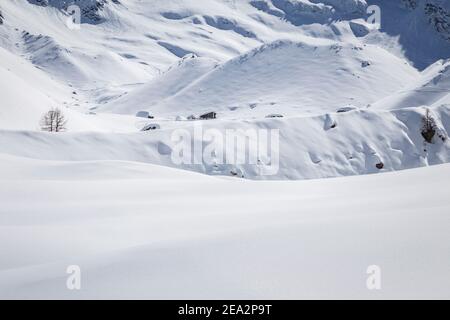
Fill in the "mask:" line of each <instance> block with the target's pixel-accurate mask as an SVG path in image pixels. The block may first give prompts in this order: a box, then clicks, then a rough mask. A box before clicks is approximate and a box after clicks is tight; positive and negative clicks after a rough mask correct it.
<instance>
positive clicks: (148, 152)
mask: <svg viewBox="0 0 450 320" xmlns="http://www.w3.org/2000/svg"><path fill="white" fill-rule="evenodd" d="M36 3H37V2H36V1H35V0H8V1H2V3H1V4H0V11H1V17H2V18H1V21H0V204H1V206H0V256H1V257H2V258H1V259H0V298H178V299H182V298H191V299H193V298H207V299H211V298H233V299H236V298H249V299H252V298H255V299H258V298H266V299H269V298H276V299H280V298H364V299H365V298H369V299H370V298H374V299H378V298H448V297H449V296H450V289H449V288H450V283H449V279H450V276H449V270H450V259H449V258H450V256H449V252H450V250H449V249H450V248H449V244H450V241H449V240H450V238H449V234H450V233H449V227H450V218H449V215H448V214H449V212H450V210H449V209H450V203H449V200H448V196H447V194H448V189H449V180H448V173H449V172H448V171H449V170H450V167H449V165H448V163H449V162H450V139H449V133H450V45H449V44H450V4H449V2H448V1H441V0H426V1H425V0H417V1H413V2H411V1H390V0H371V1H368V0H367V1H366V0H256V1H255V0H120V1H119V2H118V3H117V2H113V1H102V4H103V6H100V7H98V8H97V7H95V6H94V5H95V3H96V1H95V0H83V1H78V2H77V3H78V4H80V5H81V6H82V7H83V9H85V10H84V11H83V16H82V17H81V21H82V24H81V25H80V28H79V29H75V30H74V29H71V28H68V26H67V21H68V19H70V17H69V15H68V13H67V12H66V9H67V3H66V2H62V1H58V0H51V1H46V3H45V4H46V5H37V4H36ZM47 4H48V5H47ZM373 4H375V5H378V6H379V7H380V8H381V18H382V20H381V25H380V28H378V26H377V25H374V24H371V23H369V22H368V20H367V18H368V14H367V12H366V10H367V8H368V6H369V5H373ZM52 108H59V109H61V110H62V112H63V114H64V115H65V117H66V118H67V120H68V123H67V130H66V132H63V133H58V134H55V133H47V132H41V128H40V124H39V122H40V119H41V117H42V115H43V114H44V113H45V112H47V111H48V110H50V109H52ZM207 112H215V113H216V114H217V119H214V120H208V121H201V120H198V119H199V116H201V115H202V114H205V113H207ZM427 112H428V113H429V114H430V115H431V116H432V118H433V120H434V122H435V125H436V126H435V128H434V129H435V130H436V135H435V136H434V138H433V141H432V143H426V142H425V139H424V137H423V136H422V134H421V133H422V132H421V131H422V126H423V118H424V115H425V114H426V113H427ZM143 115H145V117H143ZM149 116H151V119H150V118H149ZM149 127H151V128H155V129H156V130H150V131H145V132H143V131H142V129H145V128H149ZM179 129H181V130H185V131H184V132H187V133H188V134H191V135H194V133H197V132H198V130H203V133H205V132H207V131H208V130H214V132H215V133H219V134H222V135H224V136H225V135H226V133H227V132H228V131H229V130H234V132H236V133H237V134H238V136H239V137H244V136H245V135H247V133H248V132H259V131H264V130H265V132H268V130H274V131H277V133H278V134H279V138H280V139H279V152H278V153H276V154H275V155H274V154H271V155H264V154H263V155H261V154H259V155H258V159H257V160H258V161H257V163H254V164H252V163H248V164H236V163H225V164H221V163H220V161H217V160H218V159H217V158H218V157H219V156H218V155H217V152H214V157H215V159H214V160H215V162H214V163H210V162H208V161H206V160H205V159H200V158H201V156H202V155H201V151H203V150H200V156H199V154H196V153H195V154H193V157H194V159H195V160H200V161H199V162H198V163H197V164H186V163H183V164H179V163H177V162H176V161H174V160H173V158H172V155H173V152H174V150H176V148H177V144H176V142H175V141H174V140H173V139H172V138H173V134H174V133H176V132H179V131H177V130H179ZM255 139H256V138H254V137H252V136H250V137H249V141H248V142H249V143H248V144H245V143H244V144H238V145H237V151H238V152H241V154H242V153H243V154H248V152H249V151H250V143H251V142H255V141H254V140H255ZM206 140H208V139H207V138H206V137H202V136H195V137H194V138H193V141H192V145H193V146H200V147H201V148H203V149H205V147H206V148H207V147H208V145H207V141H206ZM223 149H224V150H222V151H223V152H224V153H225V154H228V153H231V151H232V150H234V148H233V146H231V147H230V146H228V145H226V146H225V147H224V148H223ZM210 155H211V154H210ZM219 155H220V152H219ZM199 157H200V158H199ZM275 158H277V159H275ZM219 160H220V159H219ZM277 160H278V161H277ZM268 163H271V164H274V163H276V164H279V168H276V169H277V170H275V171H274V172H272V174H271V175H266V174H263V173H267V171H266V170H265V166H267V164H268ZM406 169H408V170H406ZM401 170H402V171H401ZM446 172H447V173H446ZM200 173H201V174H200ZM369 174H370V175H369ZM242 178H244V179H242ZM325 178H336V179H325ZM310 179H315V180H311V181H299V180H310ZM253 180H275V181H253ZM68 265H80V266H81V267H82V272H83V280H82V281H83V282H82V283H83V284H82V287H83V289H82V290H81V291H79V292H77V291H69V290H67V289H66V288H65V281H66V278H67V274H66V273H65V271H66V268H67V266H68ZM370 265H379V266H380V267H381V268H382V274H383V289H382V290H381V291H369V290H367V288H366V286H365V281H366V278H367V274H366V270H367V267H368V266H370Z"/></svg>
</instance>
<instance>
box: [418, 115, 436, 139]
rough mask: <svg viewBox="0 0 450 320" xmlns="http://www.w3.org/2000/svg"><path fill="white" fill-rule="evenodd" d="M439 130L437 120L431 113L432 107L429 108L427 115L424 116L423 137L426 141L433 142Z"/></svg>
mask: <svg viewBox="0 0 450 320" xmlns="http://www.w3.org/2000/svg"><path fill="white" fill-rule="evenodd" d="M437 131H438V128H437V125H436V120H435V119H434V118H433V116H432V115H431V112H430V109H427V111H426V113H425V116H424V117H423V118H422V132H421V133H422V137H423V138H424V139H425V141H426V142H428V143H433V138H434V136H435V135H436V132H437Z"/></svg>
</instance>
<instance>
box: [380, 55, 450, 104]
mask: <svg viewBox="0 0 450 320" xmlns="http://www.w3.org/2000/svg"><path fill="white" fill-rule="evenodd" d="M440 105H450V60H440V61H438V62H436V63H434V64H433V65H431V66H430V67H428V68H427V69H426V70H424V71H423V72H422V76H421V77H420V81H418V82H413V83H411V84H410V85H408V86H407V87H406V88H404V89H403V90H400V91H399V92H396V93H394V94H392V95H390V96H388V97H386V98H384V99H381V100H379V101H377V102H376V103H375V104H373V108H377V109H381V110H386V109H398V108H403V107H418V106H440Z"/></svg>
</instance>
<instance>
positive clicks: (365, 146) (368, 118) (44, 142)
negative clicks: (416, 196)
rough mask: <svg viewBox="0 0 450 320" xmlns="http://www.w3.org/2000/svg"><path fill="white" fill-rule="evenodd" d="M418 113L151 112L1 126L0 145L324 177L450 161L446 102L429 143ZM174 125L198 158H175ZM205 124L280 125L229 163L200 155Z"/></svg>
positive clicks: (216, 171) (65, 155) (24, 151)
mask: <svg viewBox="0 0 450 320" xmlns="http://www.w3.org/2000/svg"><path fill="white" fill-rule="evenodd" d="M424 113H425V110H424V108H415V109H402V110H395V111H383V112H380V111H370V110H367V111H362V110H360V111H358V110H356V111H352V112H347V113H339V114H336V113H333V114H326V115H323V116H315V117H293V118H288V119H281V120H278V119H264V120H254V121H244V120H240V121H236V120H234V121H233V120H229V121H216V122H214V121H211V122H206V123H205V124H204V125H203V126H202V127H199V124H194V123H193V122H190V121H181V122H179V123H177V124H174V123H173V122H171V121H161V120H160V121H158V120H152V123H158V124H159V125H160V126H161V127H162V129H161V130H157V131H153V132H143V133H132V134H120V135H119V134H110V133H95V134H94V133H63V134H56V135H55V134H48V133H33V134H30V133H29V132H8V131H1V134H0V153H5V154H11V155H16V156H20V157H29V158H35V159H43V160H70V161H86V160H127V161H140V162H146V163H152V164H158V165H163V166H170V167H176V168H181V169H186V170H192V171H197V172H201V173H205V174H210V175H224V176H234V175H239V176H241V177H244V178H248V179H277V180H279V179H287V180H298V179H315V178H329V177H338V176H347V175H358V174H368V173H379V172H386V171H392V170H401V169H408V168H414V167H421V166H428V165H435V164H441V163H446V162H450V140H449V138H448V133H449V132H450V106H442V107H437V108H433V109H432V110H431V114H432V116H433V118H434V119H435V121H436V135H435V137H434V140H433V143H432V144H428V143H425V142H424V138H423V137H422V135H421V132H422V131H421V130H422V125H423V122H422V119H423V115H424ZM180 126H182V128H183V129H185V130H188V132H190V134H191V136H192V137H193V139H194V142H193V143H194V144H199V145H200V146H202V145H203V146H204V148H202V149H201V150H200V154H201V155H203V157H202V158H201V159H200V162H199V163H196V164H189V163H184V164H176V163H175V162H174V161H173V157H172V156H173V152H174V150H175V149H176V148H177V143H176V141H174V140H173V139H172V134H173V129H174V128H180ZM199 128H201V130H202V133H201V134H200V136H196V135H195V134H194V130H198V129H199ZM210 129H214V130H216V131H217V130H219V131H220V132H222V134H223V136H226V130H233V129H236V130H237V131H236V132H237V133H238V135H239V136H242V137H249V138H248V139H250V140H251V139H254V138H252V136H251V135H246V132H247V130H253V131H255V132H256V131H257V130H260V129H262V130H270V129H273V130H279V134H280V142H279V152H277V153H271V150H267V152H265V153H264V154H261V158H260V161H261V162H260V163H254V164H252V163H251V162H245V163H240V164H236V165H233V164H229V163H228V164H227V163H226V162H225V161H220V159H219V158H217V159H216V161H215V162H214V163H212V162H211V161H209V159H208V158H207V157H206V156H205V154H206V152H207V151H206V150H207V149H206V146H207V145H209V143H206V142H205V140H203V139H204V136H203V134H206V133H207V132H208V130H210ZM250 147H251V145H250V143H244V144H243V145H241V144H237V145H236V146H234V145H231V146H228V145H227V147H226V150H225V151H224V153H225V154H224V155H223V157H226V156H227V154H228V153H229V152H232V150H237V152H239V153H240V154H244V155H246V156H248V155H249V149H250ZM235 148H236V149H235ZM274 152H276V150H275V151H274ZM272 155H274V156H272ZM200 157H201V156H200ZM224 159H225V158H224ZM277 159H278V160H277ZM193 163H195V162H193ZM221 163H224V164H221ZM270 165H273V168H274V169H278V168H276V167H275V166H279V170H275V172H274V173H271V174H270V175H265V174H263V173H264V172H266V170H267V169H268V168H267V166H270ZM269 169H270V168H269Z"/></svg>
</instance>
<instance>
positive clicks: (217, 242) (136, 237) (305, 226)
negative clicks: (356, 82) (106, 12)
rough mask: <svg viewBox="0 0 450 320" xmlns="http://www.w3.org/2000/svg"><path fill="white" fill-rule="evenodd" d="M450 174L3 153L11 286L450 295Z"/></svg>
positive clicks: (2, 282)
mask: <svg viewBox="0 0 450 320" xmlns="http://www.w3.org/2000/svg"><path fill="white" fill-rule="evenodd" d="M12 173H14V174H12ZM449 174H450V166H449V165H448V164H446V165H441V166H435V167H430V168H422V169H414V170H407V171H402V172H395V173H388V174H384V175H376V176H359V177H345V178H340V179H328V180H319V181H302V182H287V181H285V182H273V181H272V182H257V183H256V182H252V181H242V180H235V179H233V180H230V179H218V178H213V177H205V176H201V175H197V174H193V173H189V172H179V171H177V170H173V169H169V168H162V167H159V166H151V165H145V164H137V163H130V162H126V163H124V162H117V161H113V162H109V161H100V162H83V163H73V162H51V161H35V160H30V159H21V158H17V157H8V156H4V155H0V203H1V204H2V205H1V206H0V255H1V256H2V259H0V298H2V299H19V298H22V299H24V298H25V299H49V298H54V299H107V298H114V299H118V298H128V299H133V298H135V299H301V298H308V299H311V298H315V299H318V298H331V299H343V298H356V299H383V298H384V299H393V298H397V299H431V298H436V299H448V298H449V296H450V284H449V279H450V277H449V270H450V265H449V261H450V233H449V232H448V230H449V228H450V224H449V223H450V220H449V217H448V212H450V205H449V201H448V177H449ZM24 199H26V201H24ZM174 199H176V200H178V201H174ZM374 264H376V265H378V266H380V268H381V270H382V290H375V291H371V290H367V287H366V280H367V276H368V275H367V273H366V272H367V269H368V267H369V266H371V265H374ZM70 265H78V266H79V267H80V268H81V290H67V288H66V281H67V277H68V274H67V273H66V270H67V268H68V266H70ZM406 270H407V271H406Z"/></svg>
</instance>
